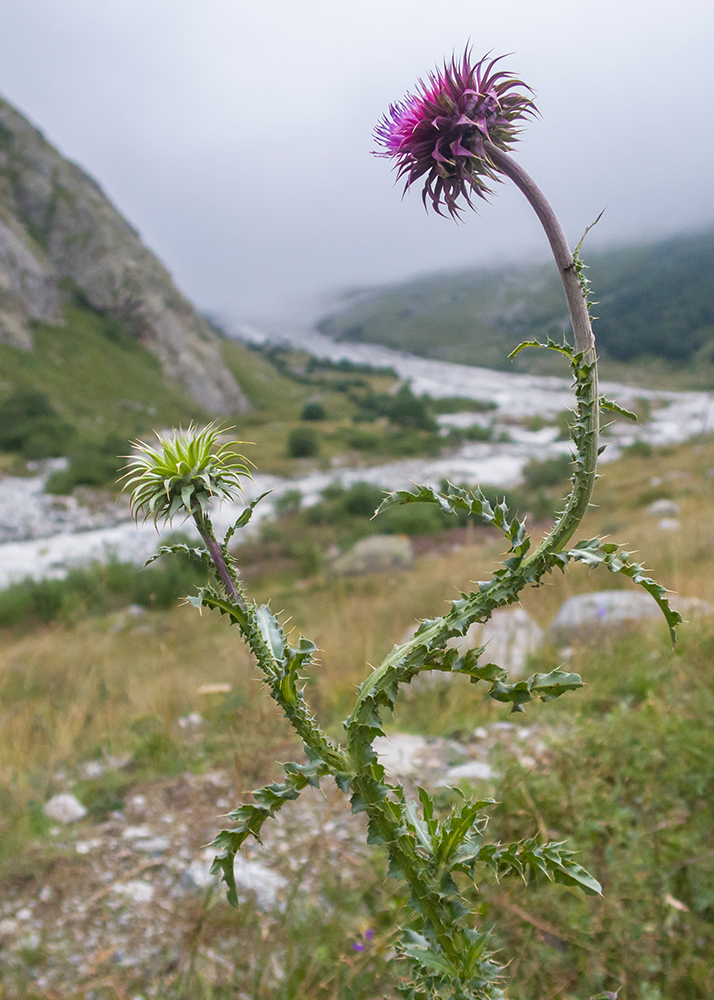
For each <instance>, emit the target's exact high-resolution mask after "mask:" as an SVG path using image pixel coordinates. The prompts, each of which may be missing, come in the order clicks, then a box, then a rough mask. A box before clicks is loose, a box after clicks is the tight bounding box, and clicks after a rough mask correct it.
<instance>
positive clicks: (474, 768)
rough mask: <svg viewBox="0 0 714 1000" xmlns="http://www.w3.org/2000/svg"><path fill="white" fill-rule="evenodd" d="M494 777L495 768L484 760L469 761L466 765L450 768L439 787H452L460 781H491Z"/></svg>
mask: <svg viewBox="0 0 714 1000" xmlns="http://www.w3.org/2000/svg"><path fill="white" fill-rule="evenodd" d="M493 775H494V772H493V768H492V767H491V765H490V764H487V763H486V761H484V760H469V761H467V762H466V763H465V764H457V765H456V766H455V767H450V768H449V770H448V771H447V772H446V774H445V775H444V777H443V778H442V780H441V781H440V782H439V785H441V786H443V785H450V784H452V783H454V782H459V781H473V780H476V781H489V780H490V779H491V778H492V777H493Z"/></svg>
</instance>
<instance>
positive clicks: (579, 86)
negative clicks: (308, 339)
mask: <svg viewBox="0 0 714 1000" xmlns="http://www.w3.org/2000/svg"><path fill="white" fill-rule="evenodd" d="M713 25H714V11H712V10H711V8H710V7H709V5H703V4H701V3H700V2H699V0H680V3H678V5H677V9H676V12H673V11H672V8H671V6H670V5H669V4H668V3H663V2H661V0H656V2H650V3H645V2H644V0H642V2H640V0H631V2H629V3H628V4H624V5H623V4H621V3H615V2H614V0H600V2H599V3H598V5H597V6H594V5H583V4H578V5H573V4H571V3H566V2H561V0H546V2H541V3H538V4H534V3H533V2H532V0H512V2H511V3H509V4H508V5H503V4H492V5H485V4H478V5H477V4H474V3H473V0H439V2H438V3H435V2H434V0H432V2H430V3H427V2H426V0H379V2H376V0H359V2H351V3H347V2H336V0H302V2H301V3H295V2H294V0H266V2H264V3H263V4H261V5H257V4H251V3H248V2H247V0H239V2H236V0H204V2H203V3H202V4H200V5H198V4H196V3H195V2H194V0H171V2H169V0H124V2H123V3H121V4H119V3H103V4H97V3H96V2H95V0H65V2H63V3H62V4H57V3H56V2H55V0H33V3H32V4H26V5H20V4H17V5H16V7H15V10H14V11H13V14H12V16H11V17H10V18H8V19H6V23H5V24H4V30H3V34H2V37H1V38H0V64H2V65H3V66H4V76H3V80H2V90H3V91H4V93H5V95H6V96H7V98H8V99H9V100H11V101H13V103H16V104H17V105H18V106H19V107H20V108H21V109H22V110H24V111H25V112H26V113H28V114H29V115H30V117H31V118H33V120H34V121H35V122H36V123H37V124H38V125H39V126H40V127H41V128H42V129H43V131H45V133H46V134H47V136H48V138H50V140H51V141H53V142H56V143H57V144H58V145H59V146H60V148H61V149H62V151H63V152H64V153H65V154H66V155H68V156H70V157H71V158H72V159H75V160H77V161H78V162H80V163H81V164H82V165H83V166H84V167H85V168H86V169H88V170H89V171H90V172H91V173H92V174H93V175H94V176H95V177H96V178H97V179H98V180H99V181H100V183H101V184H102V185H103V186H104V188H105V189H106V190H107V192H108V193H109V195H110V196H111V197H112V198H113V199H114V200H115V202H116V203H117V205H118V207H119V208H120V209H121V210H122V211H123V212H124V213H125V214H126V215H127V217H128V218H129V219H130V221H132V223H134V224H135V225H136V226H137V228H138V229H139V230H140V232H141V233H142V235H143V236H144V238H145V239H146V240H147V241H148V242H149V244H150V245H151V246H152V247H153V248H154V249H155V250H156V251H157V252H158V253H159V254H160V256H161V257H162V259H163V260H164V261H165V262H166V263H167V265H168V266H169V267H170V268H171V269H172V271H173V273H174V276H175V277H176V279H177V281H178V282H179V284H180V285H181V286H182V287H183V288H184V290H185V291H186V292H187V293H188V294H189V295H190V296H192V297H193V298H194V300H195V301H197V303H198V304H199V305H200V306H203V307H205V308H211V309H213V310H217V311H223V312H225V313H229V314H233V315H240V314H243V315H249V314H254V315H258V316H260V315H267V314H269V313H271V312H278V311H280V310H281V309H286V308H287V306H288V305H289V304H290V303H293V302H295V301H296V300H297V299H298V298H300V297H302V299H303V300H307V299H310V298H314V297H315V296H317V295H318V294H320V293H322V292H324V291H325V290H330V289H336V288H338V287H340V286H355V285H362V284H365V283H371V282H380V281H389V280H394V279H397V278H401V277H405V276H407V275H410V274H413V273H418V272H420V271H429V270H434V269H442V268H447V267H458V266H460V267H468V266H470V265H472V264H474V263H476V262H483V261H489V260H495V259H503V258H508V257H510V258H520V257H523V256H527V255H533V254H540V253H544V252H545V249H544V245H543V238H542V236H541V234H540V233H539V232H538V228H537V226H536V225H535V224H534V223H533V221H532V220H531V219H530V215H529V212H528V209H527V207H526V206H524V205H521V204H520V201H519V199H518V198H516V197H515V195H514V194H512V193H511V192H507V191H506V190H505V189H504V190H503V191H500V192H499V195H498V198H497V200H496V203H495V204H494V206H493V207H492V208H489V207H485V208H484V210H483V212H482V213H481V216H480V217H479V218H475V217H474V218H472V219H469V221H468V223H467V224H466V225H463V226H456V225H454V224H453V223H449V222H446V221H443V220H440V219H435V218H433V217H427V216H425V214H424V212H423V209H422V207H421V203H420V199H419V197H418V194H417V193H412V194H410V195H408V196H407V197H406V198H405V199H404V200H403V201H402V200H401V197H400V190H399V189H395V188H394V187H393V177H392V175H391V173H390V171H389V166H388V164H387V163H386V162H385V161H383V160H378V159H375V158H373V157H371V156H370V153H369V151H370V149H371V147H372V140H371V129H372V127H373V125H374V123H375V122H376V120H377V119H378V118H379V116H380V115H381V113H382V112H383V111H384V110H385V108H386V106H387V105H388V104H389V102H390V101H393V100H395V99H398V98H399V97H401V96H402V94H403V93H404V91H405V90H406V89H408V88H410V87H412V86H413V84H414V82H415V80H416V78H417V77H418V76H419V75H423V74H424V73H425V72H427V71H428V70H429V69H430V68H431V67H432V66H433V64H434V63H436V62H438V61H440V60H441V58H442V57H443V56H445V55H448V54H450V52H451V51H452V49H456V50H457V51H458V50H460V49H461V48H462V47H463V46H464V45H465V44H466V42H467V41H468V39H469V38H470V39H471V41H472V42H473V45H474V49H475V51H476V52H477V53H478V54H480V53H481V52H482V51H485V50H488V49H493V50H494V51H495V52H504V51H511V52H513V55H512V56H511V57H510V58H509V60H508V65H509V66H512V67H513V68H514V69H515V70H516V71H517V72H518V73H519V74H521V75H522V76H523V77H524V78H525V79H526V80H527V81H528V82H529V83H531V85H532V86H533V87H534V88H535V89H536V90H537V92H538V103H539V107H540V109H541V112H542V119H541V120H540V121H538V122H535V123H533V124H532V125H531V126H529V128H528V131H527V133H526V135H525V136H524V140H523V142H522V144H521V148H520V150H519V152H518V154H517V155H518V157H519V158H520V159H521V161H522V162H523V164H524V166H525V167H526V169H528V170H529V171H531V173H533V175H534V176H535V177H536V179H537V180H538V182H539V184H540V185H541V186H542V187H543V188H544V190H545V191H546V193H547V194H548V195H549V197H550V198H551V200H552V201H553V203H554V205H555V207H556V210H557V211H558V212H559V214H560V215H561V216H562V219H563V222H564V225H565V227H566V230H567V232H568V233H569V235H570V236H571V238H572V239H573V240H577V238H578V237H579V236H580V233H581V232H582V230H583V229H584V227H585V225H587V224H588V223H589V222H591V221H592V219H593V218H594V217H595V215H597V213H598V212H599V211H600V209H601V208H602V207H603V205H605V204H607V205H608V212H607V214H606V216H605V218H604V219H603V222H602V223H601V224H600V226H599V227H598V230H599V231H596V232H595V233H593V236H592V238H593V241H594V242H597V241H600V242H615V241H618V240H626V239H638V238H641V237H643V236H656V235H658V234H661V233H667V232H672V231H675V230H677V229H680V228H687V227H690V226H693V225H696V224H698V223H700V222H703V221H708V220H710V219H711V218H712V217H714V203H713V201H714V199H713V198H712V194H711V184H710V178H711V174H712V172H713V167H714V128H713V127H712V120H711V115H710V113H709V109H710V108H711V107H712V105H713V104H714V100H713V99H714V79H713V77H712V74H711V73H710V71H709V69H708V66H709V60H710V52H711V47H712V41H713V39H712V35H713V34H714V32H713Z"/></svg>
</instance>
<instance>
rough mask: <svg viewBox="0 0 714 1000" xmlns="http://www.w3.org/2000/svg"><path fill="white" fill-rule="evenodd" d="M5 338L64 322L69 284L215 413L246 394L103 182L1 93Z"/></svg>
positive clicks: (15, 339)
mask: <svg viewBox="0 0 714 1000" xmlns="http://www.w3.org/2000/svg"><path fill="white" fill-rule="evenodd" d="M0 206H2V207H0V342H4V343H10V344H13V345H14V346H17V347H22V348H25V349H27V350H29V349H31V347H32V339H31V333H30V328H29V322H28V321H29V320H31V319H40V320H44V321H46V322H50V323H61V314H60V309H59V305H60V293H61V290H62V289H70V290H73V291H75V292H80V293H81V294H82V296H83V297H84V298H85V299H86V301H87V303H88V304H89V305H90V306H91V307H92V308H94V309H96V310H98V311H100V312H105V313H107V314H109V315H115V316H117V317H119V318H121V319H122V320H123V321H124V322H125V323H126V324H127V325H128V326H129V328H130V329H131V330H132V331H133V333H134V334H135V335H136V337H137V338H138V339H140V340H141V342H142V343H143V344H144V345H145V346H146V347H147V349H148V350H150V351H151V352H152V353H153V354H155V355H156V356H157V357H158V359H159V361H160V362H161V365H162V368H163V370H164V372H165V373H166V375H168V376H169V377H171V378H176V379H177V380H178V381H180V382H181V383H183V385H185V386H186V388H187V389H188V390H189V392H190V393H191V394H192V395H193V397H194V398H195V399H196V401H197V402H198V403H199V404H200V405H201V406H202V407H203V408H204V409H205V410H207V411H208V412H209V413H213V414H222V413H236V412H242V411H245V410H246V409H248V401H247V400H246V398H245V396H244V394H243V392H242V391H241V389H240V387H239V386H238V384H237V382H236V381H235V379H234V378H233V376H232V374H231V373H230V372H229V371H228V369H227V368H226V367H225V365H224V364H223V360H222V358H221V354H220V350H219V345H218V339H217V337H216V335H215V334H214V333H213V332H212V331H211V330H210V329H209V327H208V326H207V325H206V323H205V322H204V320H203V319H202V318H201V317H200V316H199V315H198V313H197V312H196V311H195V309H194V308H193V307H192V306H191V304H190V303H189V302H188V300H187V299H185V298H184V297H183V296H182V295H181V293H180V292H179V291H178V289H177V288H176V286H175V285H174V283H173V281H172V280H171V276H170V274H169V273H168V271H167V270H166V269H165V268H164V266H163V265H162V264H161V263H160V261H159V260H158V259H157V258H156V257H155V256H154V254H153V253H152V252H151V251H150V250H149V249H148V248H147V247H145V246H144V244H143V243H142V241H141V239H140V237H139V235H138V233H137V232H136V230H134V229H133V228H132V227H131V226H130V225H129V223H128V222H127V221H126V220H125V219H124V218H123V217H122V216H121V215H120V214H119V212H118V211H117V210H116V209H115V208H114V206H113V205H112V204H111V202H110V201H109V199H108V198H107V197H106V195H105V194H104V193H103V191H102V190H101V188H100V187H99V185H98V184H97V183H96V182H95V181H94V180H92V178H91V177H89V176H88V175H87V174H86V173H85V172H84V171H83V170H81V169H80V168H79V167H78V166H76V165H75V164H74V163H71V162H70V161H69V160H66V159H65V158H64V157H63V156H61V155H60V153H59V152H58V151H57V150H56V149H55V148H54V147H53V146H51V145H50V144H49V143H48V142H47V141H46V140H45V138H44V137H43V136H42V133H41V132H39V131H38V130H37V129H36V128H34V126H33V125H31V124H30V122H28V121H27V119H26V118H24V117H23V116H22V115H21V114H20V113H19V112H18V111H16V110H15V109H14V108H13V107H12V106H11V105H9V104H8V103H7V102H5V101H2V100H0Z"/></svg>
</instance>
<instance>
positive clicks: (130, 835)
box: [122, 826, 153, 840]
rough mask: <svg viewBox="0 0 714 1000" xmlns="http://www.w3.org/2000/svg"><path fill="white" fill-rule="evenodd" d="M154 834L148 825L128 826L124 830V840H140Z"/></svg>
mask: <svg viewBox="0 0 714 1000" xmlns="http://www.w3.org/2000/svg"><path fill="white" fill-rule="evenodd" d="M151 836H153V831H152V830H150V829H149V827H148V826H127V827H125V828H124V830H123V832H122V837H123V838H124V840H139V839H140V838H142V837H151Z"/></svg>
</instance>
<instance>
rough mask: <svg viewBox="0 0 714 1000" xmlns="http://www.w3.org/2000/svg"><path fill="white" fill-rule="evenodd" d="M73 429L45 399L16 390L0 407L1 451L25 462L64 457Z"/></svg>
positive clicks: (30, 390)
mask: <svg viewBox="0 0 714 1000" xmlns="http://www.w3.org/2000/svg"><path fill="white" fill-rule="evenodd" d="M74 433H75V432H74V428H73V427H72V426H71V425H70V424H68V423H67V422H66V421H64V420H62V419H61V417H60V416H59V414H58V413H57V411H56V410H55V409H54V407H53V406H52V405H51V403H50V401H49V399H48V398H47V396H46V395H45V394H44V393H42V392H36V391H34V390H32V389H23V388H17V389H15V390H14V392H13V393H12V395H11V396H8V398H7V399H6V400H5V401H4V402H3V403H1V404H0V448H1V449H2V450H3V451H15V452H20V453H21V454H22V455H24V456H25V458H52V457H54V456H57V455H64V454H65V452H66V448H67V445H68V444H69V442H70V440H71V439H72V437H73V436H74Z"/></svg>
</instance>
